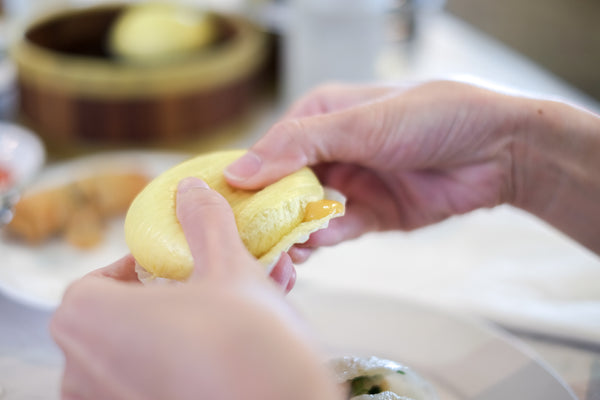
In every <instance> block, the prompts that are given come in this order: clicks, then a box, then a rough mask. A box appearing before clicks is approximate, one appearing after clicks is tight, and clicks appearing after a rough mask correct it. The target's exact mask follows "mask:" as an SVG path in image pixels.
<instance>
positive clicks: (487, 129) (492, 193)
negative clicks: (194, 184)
mask: <svg viewBox="0 0 600 400" xmlns="http://www.w3.org/2000/svg"><path fill="white" fill-rule="evenodd" d="M512 102H514V101H513V97H511V96H507V95H503V94H500V93H496V92H492V91H489V90H486V89H483V88H479V87H475V86H471V85H467V84H462V83H458V82H432V83H427V84H422V85H415V86H405V87H398V86H381V85H379V86H340V85H332V86H331V85H330V86H324V87H323V88H321V89H317V90H316V91H314V92H312V93H309V94H308V95H307V96H306V97H305V98H303V99H301V100H300V101H299V102H298V103H296V104H295V105H294V106H292V108H291V110H290V111H289V112H288V113H287V114H286V115H285V116H284V118H283V120H282V121H281V122H279V123H278V124H276V125H275V126H274V127H273V128H272V129H270V130H269V131H268V132H267V133H266V135H265V136H264V137H263V138H262V139H261V140H259V141H258V142H257V143H256V144H255V145H254V146H253V147H252V148H251V149H250V150H249V152H248V154H246V155H245V156H244V157H243V158H242V159H240V160H238V161H236V162H235V163H234V164H232V165H231V166H230V167H229V168H228V169H227V171H226V176H227V178H228V181H229V183H230V184H232V185H234V186H237V187H240V188H246V189H254V188H258V187H262V186H264V185H267V184H269V183H271V182H272V181H274V180H277V179H279V178H281V177H282V176H284V175H286V174H289V173H291V172H293V171H295V170H297V169H299V168H300V167H303V166H305V165H311V166H313V168H314V169H315V171H316V172H317V174H318V175H319V178H320V179H321V181H322V183H323V184H324V185H326V186H330V187H333V188H335V189H338V190H339V191H341V192H342V193H344V194H345V195H346V196H347V198H348V202H347V208H346V215H345V216H344V217H342V218H339V219H335V220H332V221H331V224H330V228H329V229H326V230H323V231H319V232H316V233H314V234H313V235H312V236H311V238H310V239H309V241H308V242H307V243H305V244H304V245H303V246H296V247H295V248H294V249H292V250H290V255H292V258H293V259H294V261H296V262H301V261H303V260H304V259H306V258H307V257H308V255H309V254H310V249H311V248H312V247H318V246H321V245H331V244H335V243H338V242H340V241H343V240H345V239H349V238H353V237H357V236H359V235H361V234H363V233H365V232H367V231H375V230H389V229H403V230H412V229H415V228H419V227H422V226H425V225H429V224H432V223H435V222H438V221H441V220H443V219H445V218H448V217H450V216H452V215H456V214H463V213H466V212H468V211H471V210H474V209H476V208H480V207H493V206H495V205H498V204H501V203H503V202H506V201H510V200H511V199H512V198H513V196H514V188H513V184H514V182H513V174H514V172H515V171H514V170H513V166H514V163H513V158H514V154H513V149H512V143H513V137H512V132H513V131H512V130H511V129H512V128H514V127H513V124H514V122H515V121H514V119H513V118H512V115H513V114H514V113H512V112H511V110H512V108H511V107H513V105H512Z"/></svg>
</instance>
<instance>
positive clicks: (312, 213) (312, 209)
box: [304, 200, 344, 222]
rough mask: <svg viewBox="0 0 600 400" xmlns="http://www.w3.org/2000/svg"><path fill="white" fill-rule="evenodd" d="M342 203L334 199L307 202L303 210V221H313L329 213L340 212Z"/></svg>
mask: <svg viewBox="0 0 600 400" xmlns="http://www.w3.org/2000/svg"><path fill="white" fill-rule="evenodd" d="M343 212H344V205H343V204H342V203H340V202H339V201H335V200H319V201H313V202H310V203H308V205H307V206H306V210H305V212H304V222H308V221H315V220H317V219H322V218H325V217H327V216H329V215H336V214H342V213H343Z"/></svg>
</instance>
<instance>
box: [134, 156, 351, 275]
mask: <svg viewBox="0 0 600 400" xmlns="http://www.w3.org/2000/svg"><path fill="white" fill-rule="evenodd" d="M243 153H244V151H243V150H230V151H222V152H215V153H207V154H203V155H200V156H197V157H195V158H192V159H190V160H187V161H185V162H183V163H181V164H179V165H176V166H175V167H173V168H171V169H169V170H167V171H166V172H164V173H163V174H161V175H159V176H158V177H157V178H155V179H154V180H153V181H151V182H150V183H149V184H148V185H147V186H146V187H145V188H144V189H143V190H142V191H141V192H140V193H139V195H138V196H137V197H136V198H135V199H134V201H133V202H132V204H131V206H130V208H129V211H128V212H127V216H126V218H125V240H126V242H127V245H128V247H129V249H130V251H131V253H132V255H133V257H134V258H135V260H136V262H137V264H138V266H139V267H141V268H140V270H139V271H138V274H139V276H140V279H141V280H143V281H148V280H153V279H156V278H165V279H169V280H177V281H183V280H186V279H187V278H188V276H189V275H190V273H191V272H192V269H193V260H192V255H191V253H190V249H189V246H188V243H187V240H186V238H185V236H184V234H183V231H182V229H181V226H180V224H179V221H178V220H177V216H176V212H175V202H176V194H177V185H178V184H179V182H180V181H181V180H182V179H183V178H186V177H190V176H193V177H197V178H200V179H202V180H203V181H205V182H206V183H207V184H208V185H209V186H210V187H211V188H212V189H214V190H216V191H217V192H219V193H220V194H221V195H222V196H223V197H224V198H225V199H226V200H227V201H228V202H229V204H230V206H231V208H232V210H233V213H234V216H235V220H236V224H237V228H238V231H239V233H240V237H241V239H242V241H243V243H244V245H245V246H246V248H247V249H248V251H249V252H250V253H251V254H252V255H254V256H255V257H256V258H257V259H258V260H259V261H260V262H261V263H262V264H263V265H264V266H265V270H266V272H267V273H268V272H270V270H271V269H272V267H273V266H274V264H275V263H276V262H277V260H278V259H279V257H280V255H281V253H282V252H284V251H287V250H288V249H289V248H290V247H291V246H292V245H294V244H296V243H302V242H304V241H306V240H307V239H308V237H309V235H310V234H311V233H312V232H314V231H317V230H319V229H322V228H324V227H327V225H328V223H329V220H330V219H331V218H334V217H337V216H341V215H342V214H343V212H344V206H343V203H344V199H343V196H341V195H340V194H339V193H337V192H335V191H328V190H325V189H324V188H323V187H322V186H321V184H320V182H319V180H318V179H317V177H316V176H315V175H314V173H313V172H312V170H310V169H309V168H303V169H301V170H299V171H297V172H295V173H292V174H291V175H288V176H286V177H285V178H283V179H281V180H279V181H277V182H275V183H273V184H271V185H269V186H267V187H265V188H264V189H261V190H257V191H248V190H239V189H235V188H233V187H232V186H230V185H229V184H228V183H227V182H226V181H225V177H224V175H223V169H224V168H225V167H226V166H227V165H229V164H230V163H232V162H233V161H234V160H236V159H237V158H239V157H241V156H242V154H243ZM207 229H219V227H207ZM223 245H224V246H226V245H227V244H226V243H224V244H223Z"/></svg>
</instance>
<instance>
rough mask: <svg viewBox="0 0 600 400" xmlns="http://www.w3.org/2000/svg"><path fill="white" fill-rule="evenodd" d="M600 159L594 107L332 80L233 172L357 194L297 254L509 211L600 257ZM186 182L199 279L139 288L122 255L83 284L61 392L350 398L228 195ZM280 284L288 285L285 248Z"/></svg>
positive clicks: (71, 310)
mask: <svg viewBox="0 0 600 400" xmlns="http://www.w3.org/2000/svg"><path fill="white" fill-rule="evenodd" d="M599 153H600V118H599V117H598V115H595V114H593V113H591V112H588V111H585V110H582V109H579V108H576V107H573V106H570V105H568V104H565V103H562V102H556V101H549V100H540V99H531V98H524V97H519V96H511V95H506V94H501V93H498V92H495V91H491V90H487V89H484V88H480V87H475V86H471V85H467V84H461V83H457V82H430V83H426V84H422V85H414V86H410V87H406V86H404V87H399V86H383V85H370V86H349V85H328V86H324V87H322V88H319V89H316V90H315V91H313V92H311V93H309V94H308V95H307V96H305V97H304V98H303V99H300V100H299V101H298V102H297V103H296V104H295V105H294V106H292V108H291V109H290V110H289V112H288V113H287V114H286V115H285V116H284V117H283V118H282V120H281V122H279V123H278V124H276V125H275V126H273V128H272V129H270V130H269V131H268V132H267V133H266V135H265V136H264V137H263V138H262V139H261V140H260V141H258V142H257V143H256V144H255V145H254V146H253V147H252V148H251V149H250V150H249V152H248V153H247V154H246V155H245V156H244V157H242V159H240V160H238V161H237V162H236V163H234V164H233V165H231V166H230V167H229V169H228V170H227V172H226V176H227V179H228V181H229V183H230V184H232V185H234V186H237V187H240V188H259V187H262V186H264V185H266V184H268V183H270V182H272V181H274V180H276V179H278V178H280V177H282V176H284V175H286V174H288V173H291V172H293V171H295V170H297V169H299V168H301V167H303V166H305V165H308V166H312V167H313V168H314V169H315V170H316V171H317V173H318V175H319V177H320V178H321V180H322V182H323V184H325V185H328V186H332V187H334V188H337V189H338V190H340V191H341V192H343V193H344V194H345V195H346V196H347V198H348V203H347V213H346V215H345V216H344V217H342V218H339V219H334V220H332V222H331V224H330V228H329V229H327V230H324V231H319V232H317V233H315V234H313V235H312V236H311V238H310V239H309V241H308V242H307V243H305V244H303V245H300V246H296V247H294V248H293V249H292V250H290V252H289V254H290V256H291V258H292V259H293V260H294V261H296V262H301V261H304V260H306V259H307V258H308V257H309V255H310V254H311V252H312V251H313V250H314V249H316V248H318V247H320V246H325V245H333V244H335V243H338V242H341V241H343V240H347V239H349V238H354V237H357V236H360V235H362V234H363V233H366V232H369V231H377V230H391V229H400V230H413V229H417V228H419V227H422V226H426V225H430V224H433V223H436V222H438V221H442V220H444V219H446V218H448V217H450V216H452V215H457V214H464V213H467V212H469V211H472V210H475V209H478V208H482V207H494V206H497V205H500V204H511V205H513V206H515V207H519V208H521V209H524V210H526V211H528V212H530V213H532V214H534V215H536V216H538V217H539V218H541V219H543V220H545V221H547V222H548V223H549V224H551V225H553V226H555V227H556V228H557V229H560V230H562V231H563V232H565V233H566V234H568V235H570V236H571V237H572V238H573V239H574V240H577V241H579V242H580V243H581V244H582V245H584V246H586V247H588V248H589V249H590V250H592V251H594V252H596V253H598V254H600V212H598V204H600V174H598V171H600V157H598V154H599ZM182 185H183V186H182V187H180V192H179V194H178V196H177V201H178V205H177V212H178V218H179V220H180V222H181V224H182V227H183V229H184V232H185V234H186V237H187V239H188V241H189V243H190V247H191V248H192V253H193V256H194V260H195V264H196V269H195V272H194V274H193V276H192V278H191V279H190V281H189V282H187V283H185V284H182V285H178V286H173V287H144V286H141V285H139V284H138V283H137V282H136V279H135V273H134V271H133V260H131V258H130V257H126V258H124V259H122V260H120V261H118V262H117V263H115V264H113V265H112V266H109V267H107V268H105V269H102V270H99V271H96V272H95V273H93V274H91V275H89V276H87V277H85V278H83V279H82V280H80V281H78V282H76V283H75V284H73V285H72V286H71V288H70V289H69V290H68V291H67V293H66V295H65V298H64V301H63V303H62V305H61V306H60V307H59V309H58V311H57V313H56V315H55V317H54V319H53V321H52V325H51V328H52V333H53V335H54V337H55V339H56V341H57V343H58V344H59V345H60V346H61V348H62V349H63V351H64V353H65V358H66V367H65V374H64V380H63V389H62V390H63V398H65V399H88V398H90V399H91V398H111V399H121V398H123V399H125V398H126V399H150V398H177V399H186V398H195V399H198V398H210V399H214V400H225V399H239V398H244V399H247V400H253V399H256V400H258V399H329V400H331V399H338V398H342V397H343V396H341V395H340V393H339V392H338V388H337V386H336V385H334V384H333V383H332V381H331V379H330V377H329V376H328V372H327V371H326V370H325V369H324V367H323V360H322V359H321V358H320V354H319V352H318V350H317V349H316V348H315V346H314V344H313V343H312V342H311V339H310V334H309V333H307V329H306V328H305V327H304V325H303V323H302V321H301V319H300V318H299V317H298V316H297V315H296V314H295V313H294V311H293V310H292V309H291V308H290V307H289V306H288V305H287V304H286V302H285V301H284V297H283V293H282V290H281V289H280V288H279V289H278V288H277V286H276V285H275V284H273V279H271V280H269V279H267V278H266V277H264V274H263V273H261V271H260V267H259V266H258V264H257V263H256V262H255V261H254V260H253V259H252V258H251V257H250V256H249V255H248V253H247V251H246V250H245V248H244V247H243V245H242V244H241V242H240V240H239V238H238V235H237V232H236V230H235V224H234V223H233V217H232V216H231V210H230V209H229V208H228V206H227V204H226V203H225V202H224V200H223V199H222V198H221V197H220V196H218V195H217V194H215V193H214V192H213V191H211V190H209V189H206V188H203V187H202V184H201V183H198V182H197V181H189V180H185V181H184V182H183V183H182ZM218 227H221V228H218ZM490 240H492V239H491V238H490ZM273 278H274V280H275V281H276V282H278V283H279V286H280V287H284V288H287V289H289V288H291V286H293V282H294V269H293V267H292V265H291V262H290V258H289V257H288V256H287V255H284V256H283V257H282V260H281V262H280V263H279V266H278V268H277V269H276V272H275V273H274V274H273ZM215 321H218V323H216V322H215ZM249 342H251V343H252V345H248V343H249ZM149 349H151V350H149ZM232 350H233V351H232ZM257 365H260V366H261V369H257V368H256V366H257ZM255 371H259V372H258V375H256V373H255ZM232 377H235V379H234V378H232ZM249 377H250V378H251V379H250V378H249ZM232 383H235V384H232Z"/></svg>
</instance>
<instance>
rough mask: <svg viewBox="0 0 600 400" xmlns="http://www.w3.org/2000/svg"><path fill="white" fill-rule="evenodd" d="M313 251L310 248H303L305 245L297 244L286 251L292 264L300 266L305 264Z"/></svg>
mask: <svg viewBox="0 0 600 400" xmlns="http://www.w3.org/2000/svg"><path fill="white" fill-rule="evenodd" d="M314 251H315V249H314V248H312V247H305V245H304V244H303V243H302V244H297V245H295V246H293V247H292V248H291V249H289V250H288V254H289V255H290V258H291V259H292V261H293V262H294V264H302V263H304V262H306V261H307V260H308V259H309V258H310V256H311V255H312V253H314Z"/></svg>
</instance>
